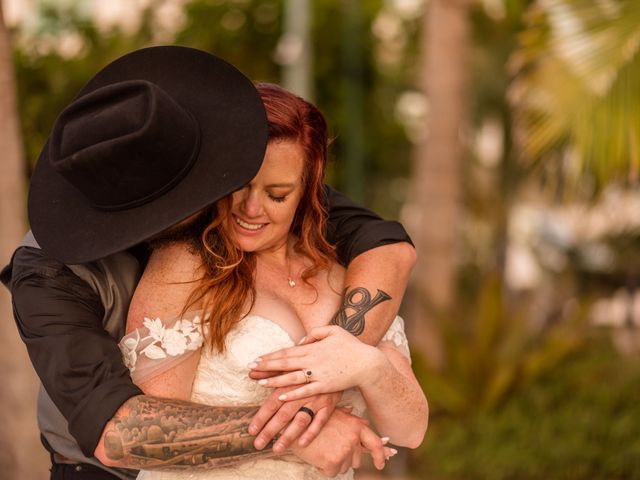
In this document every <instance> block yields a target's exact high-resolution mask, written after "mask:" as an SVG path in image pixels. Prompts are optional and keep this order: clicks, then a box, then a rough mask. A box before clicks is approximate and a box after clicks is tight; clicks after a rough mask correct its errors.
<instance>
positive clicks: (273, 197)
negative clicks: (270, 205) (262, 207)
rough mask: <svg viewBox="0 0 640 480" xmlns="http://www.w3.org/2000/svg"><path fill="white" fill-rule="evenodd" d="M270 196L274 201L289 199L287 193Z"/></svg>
mask: <svg viewBox="0 0 640 480" xmlns="http://www.w3.org/2000/svg"><path fill="white" fill-rule="evenodd" d="M269 198H270V199H271V200H273V201H274V202H278V203H282V202H284V201H285V200H286V199H287V196H286V195H283V196H277V195H272V194H269Z"/></svg>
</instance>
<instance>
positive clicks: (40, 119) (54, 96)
mask: <svg viewBox="0 0 640 480" xmlns="http://www.w3.org/2000/svg"><path fill="white" fill-rule="evenodd" d="M162 3H163V0H155V1H152V2H150V3H149V7H148V8H147V9H146V10H145V11H144V12H143V16H142V22H141V24H140V26H139V28H137V29H135V30H134V31H126V30H123V29H122V28H119V27H113V28H111V29H110V30H108V31H104V30H102V29H100V28H99V27H98V26H97V25H95V24H94V23H92V21H91V19H90V18H89V17H87V15H86V13H87V12H86V11H83V10H81V9H80V8H79V7H77V6H76V7H69V8H63V7H60V6H56V5H55V3H50V4H48V5H50V6H48V7H47V6H44V7H41V10H40V12H39V15H38V18H39V20H38V25H39V26H38V29H37V31H35V32H30V33H29V32H21V31H15V32H13V33H14V39H15V40H16V41H14V52H15V64H16V72H17V80H18V81H17V84H18V86H19V108H20V116H21V119H22V122H23V133H24V135H23V138H24V141H25V151H26V153H27V158H28V164H29V168H32V167H33V165H34V164H35V162H36V160H37V158H38V155H39V153H40V150H41V149H42V147H43V146H44V144H45V142H46V139H47V136H48V135H49V132H50V129H51V127H52V125H53V123H54V121H55V118H56V117H57V115H58V114H59V113H60V112H61V110H62V109H63V108H64V106H66V105H67V104H68V103H69V101H70V100H71V99H72V98H73V96H74V95H75V94H76V93H77V92H78V90H80V88H81V87H82V86H83V85H84V83H85V82H86V81H87V80H88V79H89V78H91V77H92V76H93V75H94V74H95V73H96V72H97V71H98V70H99V69H100V68H102V67H103V66H104V65H106V64H107V63H109V62H110V61H112V60H114V59H115V58H117V57H119V56H120V55H123V54H124V53H126V52H129V51H131V50H134V49H137V48H142V47H145V46H151V45H156V44H168V43H169V44H180V45H186V46H191V47H195V48H200V49H203V50H205V51H209V52H212V53H214V54H216V55H218V56H220V57H222V58H225V59H226V60H228V61H229V62H231V63H232V64H234V65H236V66H237V67H238V68H239V69H240V70H241V71H243V72H244V73H245V74H246V75H247V76H248V77H250V78H252V79H254V80H256V81H269V82H276V83H277V82H279V77H280V69H281V66H280V65H279V64H278V63H277V62H276V58H275V57H276V55H275V52H276V51H277V45H278V42H279V41H280V39H281V35H282V28H283V25H282V24H283V15H284V2H283V1H282V0H237V1H220V0H191V1H188V2H186V3H185V7H184V9H183V10H182V16H183V21H182V23H180V24H179V25H177V27H176V29H175V31H171V30H167V28H166V27H163V26H162V25H161V22H160V21H159V19H158V17H157V15H158V7H159V6H160V5H161V4H162ZM311 4H312V6H313V15H312V25H311V30H312V38H313V50H314V62H313V74H312V78H313V83H314V88H315V92H316V97H315V99H313V100H314V101H315V103H316V104H317V105H318V106H319V107H320V109H321V110H322V111H323V112H324V113H325V115H326V116H327V119H328V121H329V124H330V127H331V130H332V132H333V134H334V136H335V138H336V140H335V142H334V144H333V147H332V155H333V157H334V159H335V162H332V165H331V168H330V176H329V181H330V182H331V183H334V184H335V185H336V186H338V187H339V188H342V189H344V188H345V187H348V185H349V180H350V179H349V178H347V175H346V173H345V168H344V163H343V161H344V157H345V156H346V151H347V150H348V143H349V142H351V141H354V140H353V137H352V135H351V134H350V132H351V129H350V124H349V117H348V115H347V113H346V110H345V102H346V101H347V100H348V99H347V98H345V89H344V78H345V76H346V73H347V71H348V69H349V64H348V62H347V60H346V59H345V58H344V52H343V50H344V45H345V43H348V42H353V41H355V39H357V40H358V49H359V52H360V54H361V56H362V71H361V73H360V74H359V77H358V82H359V88H360V89H361V92H360V93H361V95H362V104H361V107H362V111H361V114H362V117H363V118H364V119H365V121H366V123H365V125H364V131H363V138H362V139H360V140H361V141H362V142H363V150H364V153H363V154H364V157H365V158H364V173H363V175H364V177H365V178H358V179H357V181H358V182H359V183H361V184H367V185H368V186H369V187H370V188H367V189H366V197H365V199H364V201H365V203H367V204H369V205H372V206H373V207H374V208H375V209H376V210H377V211H378V212H380V213H381V214H382V215H385V216H389V217H394V216H396V215H397V212H398V210H399V208H400V203H401V199H394V200H393V201H389V200H390V194H389V184H390V182H389V180H390V178H396V177H406V176H407V172H408V169H409V153H410V149H411V145H410V143H409V142H408V140H407V138H406V135H405V132H404V130H403V128H402V126H401V125H400V124H399V123H398V120H397V119H396V118H395V116H394V108H395V101H396V99H397V96H398V94H399V92H401V91H403V90H404V89H406V88H407V87H408V86H409V85H410V84H411V83H413V78H412V77H411V76H410V75H408V73H407V72H409V74H410V72H412V71H413V70H412V69H413V68H414V65H415V61H414V60H415V55H416V54H417V53H416V51H415V44H416V42H415V38H416V35H417V28H416V25H417V24H419V20H418V19H415V20H413V21H408V22H405V23H404V24H403V26H404V27H406V29H407V32H408V33H406V34H407V36H408V39H409V40H410V41H408V42H407V47H406V48H407V51H408V52H410V53H409V54H407V55H401V56H402V59H403V63H402V65H401V66H400V67H399V68H398V69H397V70H395V71H394V73H393V74H390V73H388V72H386V71H383V70H381V69H380V68H378V65H377V63H376V59H375V48H376V41H377V40H376V39H375V38H374V37H373V35H372V33H371V29H372V24H373V22H374V20H375V18H376V15H377V14H378V13H379V12H380V10H381V8H382V3H381V2H380V1H379V0H367V1H363V2H358V8H359V9H360V10H359V16H360V23H361V25H360V29H359V31H358V32H355V31H353V32H352V31H350V29H349V28H350V27H349V25H347V24H346V21H345V15H344V8H345V7H344V2H342V1H341V0H327V1H323V2H311ZM70 38H71V39H73V40H74V41H75V42H76V43H77V44H78V45H79V48H78V49H77V51H74V52H72V53H66V54H65V53H64V52H63V51H62V50H63V49H62V50H61V49H59V48H58V45H59V44H60V43H62V42H63V41H67V40H68V39H70Z"/></svg>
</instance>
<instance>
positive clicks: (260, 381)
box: [258, 378, 267, 385]
mask: <svg viewBox="0 0 640 480" xmlns="http://www.w3.org/2000/svg"><path fill="white" fill-rule="evenodd" d="M266 384H267V379H266V378H263V379H262V380H258V385H266Z"/></svg>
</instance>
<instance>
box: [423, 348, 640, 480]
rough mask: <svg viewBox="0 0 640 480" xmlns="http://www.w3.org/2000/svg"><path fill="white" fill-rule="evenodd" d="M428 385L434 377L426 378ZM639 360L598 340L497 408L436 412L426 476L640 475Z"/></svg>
mask: <svg viewBox="0 0 640 480" xmlns="http://www.w3.org/2000/svg"><path fill="white" fill-rule="evenodd" d="M426 385H428V383H426ZM638 398H640V366H639V365H638V363H637V360H636V359H623V358H619V357H618V356H617V355H616V354H615V352H613V351H612V350H611V348H610V346H609V345H608V343H607V342H604V341H602V340H601V339H596V340H592V341H590V342H589V344H588V348H585V349H584V350H583V351H581V352H580V354H578V355H575V356H573V357H572V358H571V359H569V360H567V361H564V362H561V363H558V364H556V366H555V368H553V369H552V370H549V371H547V372H546V373H545V374H544V375H542V376H540V377H539V378H538V379H536V381H534V382H532V383H530V384H529V385H528V387H527V388H526V389H523V390H521V391H519V392H518V393H516V394H515V395H513V396H511V397H510V398H509V399H508V400H507V401H506V402H505V403H504V404H503V405H502V406H501V408H499V409H496V410H492V411H482V412H478V413H477V414H475V415H472V416H470V417H466V418H464V419H461V418H458V417H455V418H451V417H435V418H434V419H433V420H432V421H431V424H430V427H429V432H428V433H427V440H426V441H425V444H424V445H423V447H421V450H420V451H419V452H418V454H417V455H416V462H417V465H416V466H417V468H418V470H419V471H420V478H435V479H441V480H444V479H447V480H454V479H468V480H474V479H487V480H500V479H511V478H518V479H549V478H553V479H567V480H591V479H595V478H599V479H629V480H630V479H638V478H640V436H638V425H640V403H639V402H638Z"/></svg>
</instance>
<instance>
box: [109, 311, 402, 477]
mask: <svg viewBox="0 0 640 480" xmlns="http://www.w3.org/2000/svg"><path fill="white" fill-rule="evenodd" d="M178 322H180V321H178ZM145 325H146V323H145ZM150 325H151V324H150ZM156 326H157V325H156ZM174 327H175V326H173V327H168V328H174ZM147 328H148V327H147ZM174 330H175V328H174ZM187 330H189V329H187ZM134 333H135V332H134ZM188 333H189V334H191V335H192V337H193V332H191V331H190V330H189V332H188ZM156 337H158V338H160V340H158V341H156V342H155V343H156V344H157V346H158V347H159V348H163V347H164V345H165V343H164V342H162V341H161V340H162V339H163V337H162V335H161V332H157V334H156ZM132 338H134V339H135V338H136V336H134V334H129V335H128V336H127V337H125V338H124V339H123V341H122V342H121V348H122V349H123V353H124V355H125V357H128V364H129V367H130V368H132V369H134V370H136V368H137V365H136V363H137V359H138V358H140V357H141V355H137V356H136V355H132V351H131V347H132V346H133V341H132V340H131V339H132ZM137 338H140V335H139V334H137ZM127 340H129V342H128V343H129V348H128V349H127V347H126V344H127ZM196 340H197V339H196ZM383 341H391V342H393V343H394V345H395V346H396V347H398V348H399V349H400V350H401V351H405V349H406V336H405V335H404V324H403V323H402V319H401V318H400V317H397V318H396V320H395V321H394V323H393V324H392V326H391V328H390V329H389V331H388V332H387V334H386V335H385V337H384V339H383ZM188 344H189V343H188ZM188 344H187V345H188ZM143 345H144V344H143ZM226 345H227V348H226V350H225V352H224V353H218V352H215V351H211V350H210V349H209V348H206V347H205V348H203V349H202V350H201V357H200V362H199V364H198V368H197V371H196V375H195V380H194V384H193V390H192V394H191V399H192V400H193V401H194V402H197V403H203V404H208V405H218V406H224V405H260V404H261V403H262V402H263V401H264V400H265V399H266V398H267V396H268V395H269V393H270V391H271V390H270V389H268V388H265V387H262V386H260V385H258V383H257V382H256V381H255V380H252V379H251V378H249V376H248V373H249V368H248V364H249V363H250V362H252V361H253V360H255V359H256V358H257V357H259V356H261V355H264V354H266V353H269V352H273V351H275V350H280V349H282V348H287V347H291V346H293V345H294V342H293V340H292V339H291V337H289V334H288V333H287V332H286V331H285V330H284V329H283V328H282V327H281V326H280V325H278V324H277V323H275V322H273V321H271V320H269V319H267V318H264V317H261V316H258V315H249V316H247V317H245V318H244V319H242V320H241V321H240V322H239V324H238V325H237V327H236V328H235V329H234V330H232V331H231V332H230V333H229V334H228V335H227V339H226ZM167 346H168V344H167ZM140 348H141V346H140V345H138V350H139V351H140ZM183 350H184V351H185V352H188V348H187V349H183ZM165 351H166V353H168V355H167V356H170V352H169V351H168V349H166V348H165ZM157 353H158V355H160V354H159V352H157ZM406 353H407V355H408V350H406ZM134 357H135V358H134ZM141 363H142V362H141ZM142 369H143V370H146V368H145V367H142ZM343 403H348V404H351V405H352V406H353V407H354V410H353V413H354V414H356V415H362V414H363V413H364V401H363V399H362V397H361V395H360V394H359V392H357V391H356V390H349V391H347V392H345V393H344V395H343ZM325 478H327V477H325V476H324V475H322V474H321V473H320V472H319V471H318V470H316V469H315V468H314V467H312V466H310V465H308V464H306V463H303V462H302V461H300V460H299V459H298V458H297V457H295V456H293V455H284V456H281V457H277V458H267V459H257V460H253V461H250V462H246V463H243V464H242V465H238V466H234V467H225V468H218V469H215V470H208V471H194V472H149V471H142V472H140V475H139V476H138V479H142V480H187V479H189V480H213V479H215V480H218V479H229V480H231V479H233V480H239V479H264V480H276V479H278V480H301V479H302V480H315V479H325ZM335 478H339V479H342V480H347V479H352V478H353V471H350V472H348V473H347V474H345V475H339V476H338V477H335Z"/></svg>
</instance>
